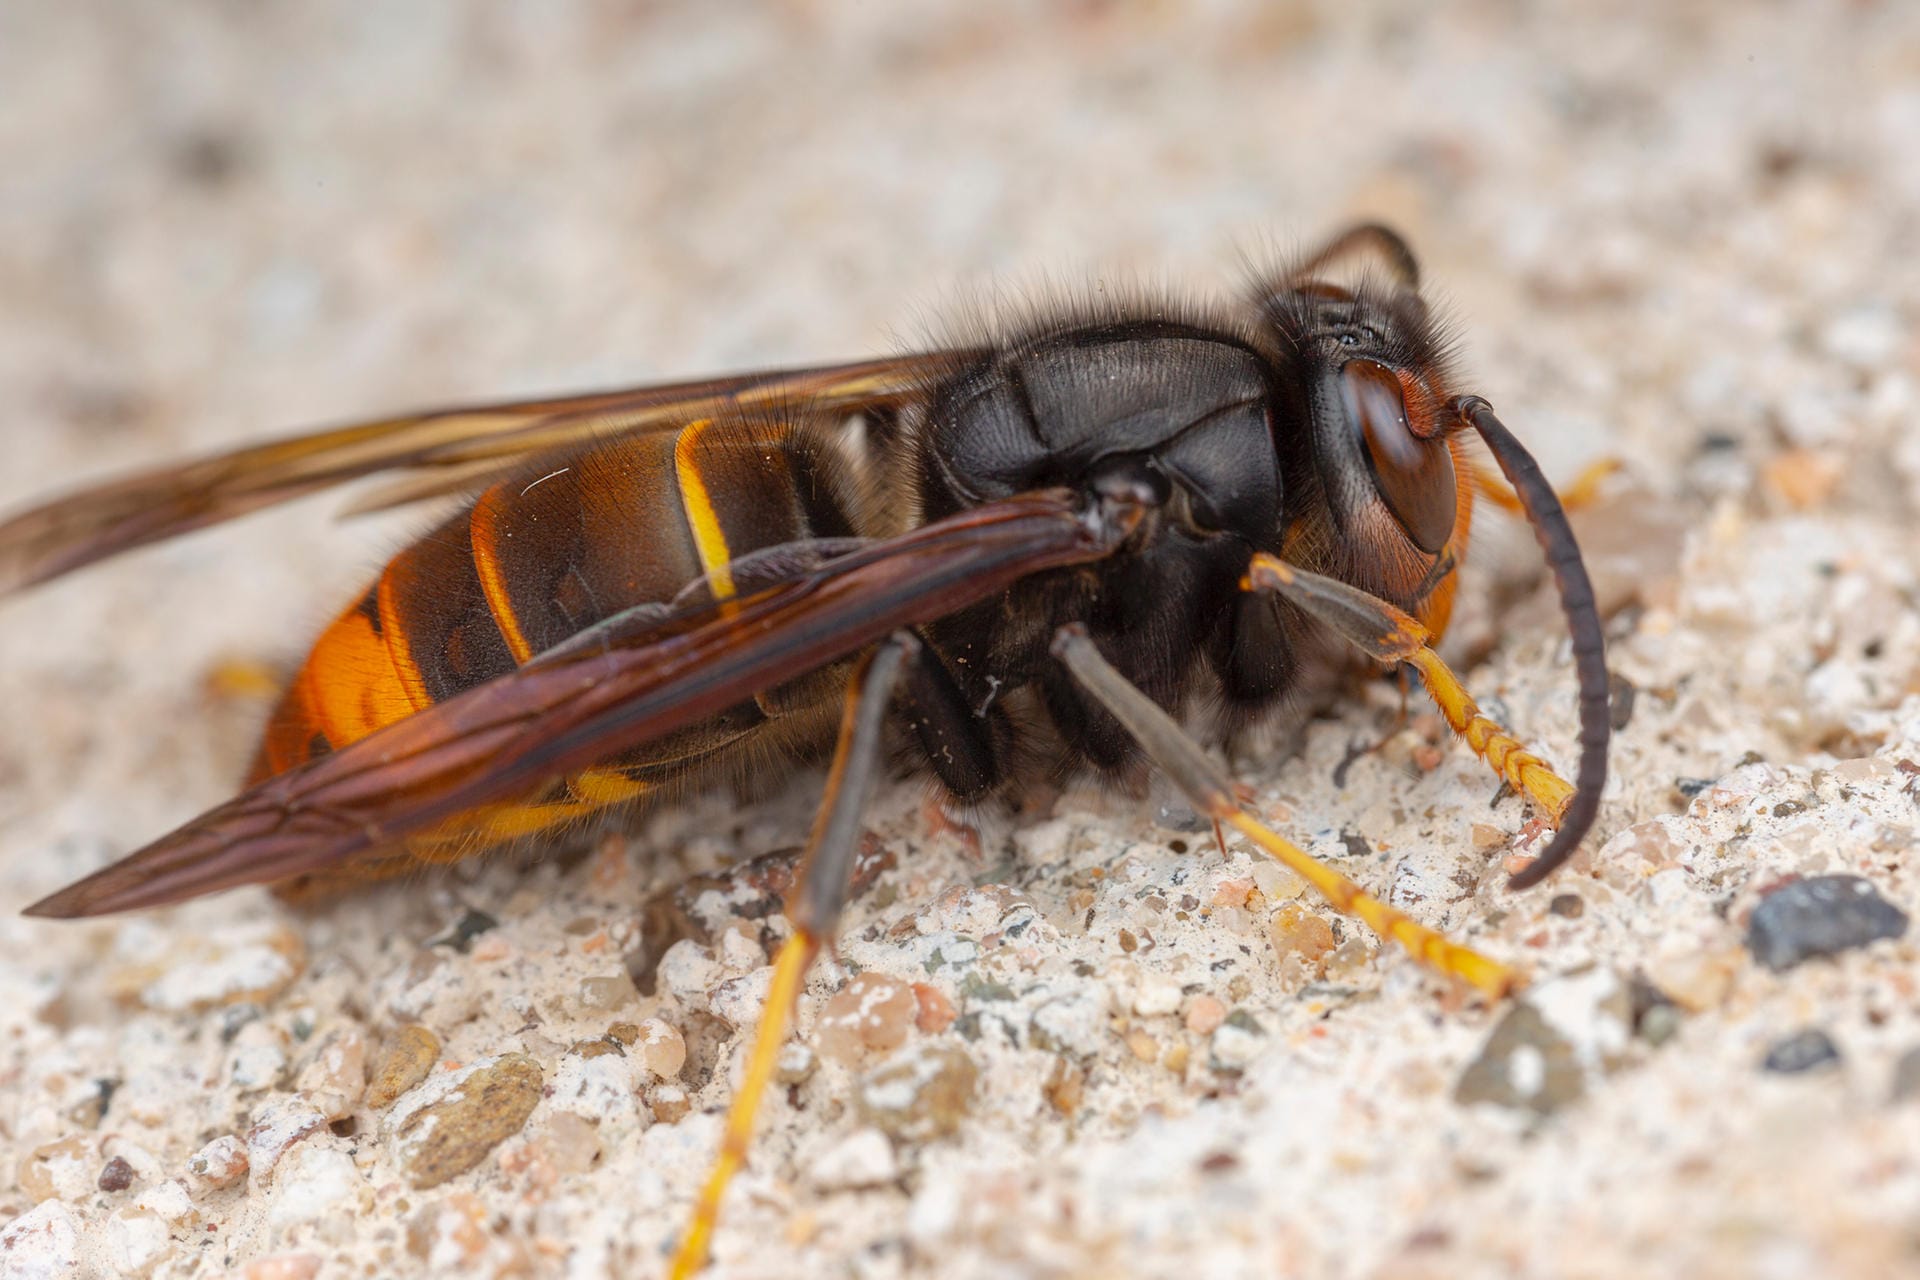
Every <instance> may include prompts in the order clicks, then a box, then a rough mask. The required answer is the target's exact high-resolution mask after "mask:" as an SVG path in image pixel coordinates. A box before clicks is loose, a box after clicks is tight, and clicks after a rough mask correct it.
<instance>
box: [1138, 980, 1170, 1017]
mask: <svg viewBox="0 0 1920 1280" xmlns="http://www.w3.org/2000/svg"><path fill="white" fill-rule="evenodd" d="M1179 1007H1180V984H1179V983H1177V982H1175V981H1174V980H1173V979H1171V978H1168V977H1166V976H1164V975H1162V974H1157V973H1156V974H1149V975H1147V976H1146V977H1144V978H1142V979H1140V985H1139V986H1137V987H1135V988H1134V992H1133V1011H1134V1012H1135V1013H1136V1014H1139V1015H1140V1016H1141V1017H1143V1018H1158V1017H1164V1016H1165V1015H1167V1014H1169V1013H1172V1012H1173V1011H1174V1010H1176V1009H1178V1008H1179Z"/></svg>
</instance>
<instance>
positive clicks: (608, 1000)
mask: <svg viewBox="0 0 1920 1280" xmlns="http://www.w3.org/2000/svg"><path fill="white" fill-rule="evenodd" d="M638 995H639V992H638V991H636V990H635V989H634V985H633V979H632V978H629V977H628V976H627V975H626V974H624V973H618V974H613V975H611V976H606V977H597V978H582V979H580V988H579V990H578V991H577V992H576V993H575V995H574V1000H575V1002H576V1003H577V1004H578V1005H579V1006H580V1009H581V1012H583V1013H616V1012H618V1011H619V1010H621V1009H624V1008H626V1007H627V1006H628V1005H630V1004H632V1003H633V1001H634V999H635V998H636V997H637V996H638Z"/></svg>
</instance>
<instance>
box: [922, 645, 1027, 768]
mask: <svg viewBox="0 0 1920 1280" xmlns="http://www.w3.org/2000/svg"><path fill="white" fill-rule="evenodd" d="M900 700H901V702H902V703H903V704H904V706H905V709H906V713H907V721H908V723H909V724H911V725H912V726H913V730H914V733H915V735H916V736H917V737H918V738H919V740H920V749H921V750H922V751H923V752H925V753H926V757H927V762H928V764H929V765H930V766H931V767H932V769H933V771H934V773H936V774H938V775H939V777H940V781H941V783H942V784H944V785H945V787H946V788H947V790H949V791H951V792H952V793H953V794H954V795H956V796H959V797H960V798H961V799H962V800H971V799H974V798H976V797H979V796H982V795H985V794H986V793H987V792H988V791H990V790H992V789H993V788H994V787H995V786H997V785H999V783H1000V780H1001V776H1002V761H1003V760H1004V759H1005V754H1006V753H1005V747H1004V744H1005V741H1006V739H1007V738H1008V737H1009V736H1010V732H1011V731H1010V728H1009V726H1008V725H1007V723H1006V712H1005V711H1004V710H1003V709H1002V708H1001V707H1000V706H999V705H998V704H997V703H996V704H994V705H993V706H990V707H988V708H987V713H986V714H985V715H978V714H976V713H975V711H974V708H973V707H971V706H969V705H968V703H967V695H966V693H965V691H963V690H962V689H961V688H960V685H959V682H958V681H956V680H955V679H954V678H953V673H952V672H951V671H949V670H948V669H947V664H946V663H945V662H944V661H942V660H941V657H940V655H939V654H938V653H936V652H935V651H934V649H933V647H932V646H931V645H924V646H923V647H922V648H921V650H920V653H919V655H918V656H917V657H915V658H913V659H911V660H909V661H908V662H907V665H906V670H905V671H904V672H903V673H902V676H901V682H900Z"/></svg>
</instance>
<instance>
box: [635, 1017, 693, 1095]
mask: <svg viewBox="0 0 1920 1280" xmlns="http://www.w3.org/2000/svg"><path fill="white" fill-rule="evenodd" d="M636 1031H637V1033H638V1034H636V1035H635V1037H634V1038H633V1040H631V1041H630V1042H629V1043H631V1044H632V1045H633V1052H634V1053H635V1054H636V1055H637V1056H638V1057H639V1059H640V1065H641V1066H643V1067H645V1068H646V1069H647V1070H648V1071H650V1072H652V1073H653V1075H654V1078H655V1079H659V1080H671V1079H673V1078H674V1077H675V1076H677V1075H679V1074H680V1070H681V1068H682V1067H684V1066H686V1065H687V1041H686V1038H685V1037H684V1036H682V1035H681V1034H680V1031H679V1029H678V1028H677V1027H675V1026H674V1025H673V1024H672V1023H670V1022H666V1021H663V1020H661V1019H659V1018H648V1019H646V1020H645V1021H643V1022H641V1023H639V1024H638V1026H637V1028H636Z"/></svg>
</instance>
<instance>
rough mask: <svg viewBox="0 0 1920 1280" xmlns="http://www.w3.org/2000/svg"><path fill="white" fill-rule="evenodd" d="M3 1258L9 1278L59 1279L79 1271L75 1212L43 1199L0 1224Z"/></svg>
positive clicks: (55, 1202) (22, 1279) (78, 1237)
mask: <svg viewBox="0 0 1920 1280" xmlns="http://www.w3.org/2000/svg"><path fill="white" fill-rule="evenodd" d="M0 1258H4V1259H5V1260H6V1268H7V1269H6V1275H7V1277H8V1280H56V1278H57V1277H60V1276H77V1275H79V1274H80V1228H79V1226H78V1225H77V1224H76V1223H75V1222H74V1220H73V1211H72V1210H71V1209H69V1208H67V1206H65V1205H64V1204H61V1203H60V1202H59V1201H58V1200H42V1201H41V1202H40V1203H39V1204H37V1205H35V1206H34V1207H33V1208H31V1209H29V1210H27V1211H26V1212H25V1213H23V1214H21V1215H20V1216H19V1217H17V1218H15V1219H14V1220H13V1221H12V1222H9V1223H7V1224H6V1225H5V1226H4V1227H0Z"/></svg>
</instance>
